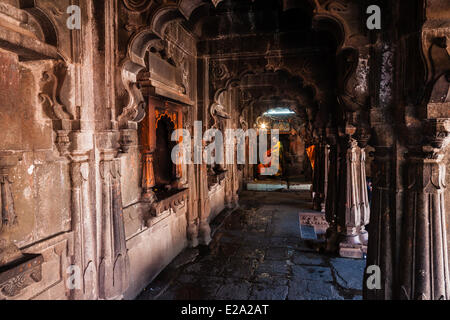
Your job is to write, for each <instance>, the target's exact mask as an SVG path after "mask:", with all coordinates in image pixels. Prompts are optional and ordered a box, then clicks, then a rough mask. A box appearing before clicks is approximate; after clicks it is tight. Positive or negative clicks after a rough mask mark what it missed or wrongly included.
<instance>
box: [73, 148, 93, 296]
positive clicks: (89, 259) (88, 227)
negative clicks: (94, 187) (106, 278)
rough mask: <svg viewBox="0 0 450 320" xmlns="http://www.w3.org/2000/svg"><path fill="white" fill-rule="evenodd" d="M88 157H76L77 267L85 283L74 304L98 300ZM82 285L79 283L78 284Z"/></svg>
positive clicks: (74, 213) (77, 293)
mask: <svg viewBox="0 0 450 320" xmlns="http://www.w3.org/2000/svg"><path fill="white" fill-rule="evenodd" d="M89 176H90V165H89V155H88V154H74V153H73V154H72V163H71V178H72V217H73V218H72V221H73V231H74V234H75V236H74V238H75V239H74V241H75V243H74V248H75V251H74V260H73V265H74V266H75V267H77V268H79V271H80V274H81V277H82V279H81V282H80V283H79V286H78V288H75V289H74V290H72V292H71V298H72V299H74V300H96V299H97V298H98V290H97V289H98V285H97V283H98V281H97V279H98V276H97V267H96V243H97V242H96V237H95V229H94V226H95V217H94V214H93V211H92V207H91V187H90V181H89ZM77 281H78V280H77Z"/></svg>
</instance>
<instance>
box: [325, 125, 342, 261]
mask: <svg viewBox="0 0 450 320" xmlns="http://www.w3.org/2000/svg"><path fill="white" fill-rule="evenodd" d="M327 143H328V149H329V151H328V154H329V168H328V178H327V181H328V183H327V184H328V187H327V197H326V202H325V217H326V219H327V222H328V224H329V225H330V227H329V228H328V230H327V251H330V252H334V251H337V247H336V246H337V241H338V232H337V210H338V207H337V206H338V184H339V163H340V161H339V153H338V144H337V133H336V132H334V130H333V129H328V130H327Z"/></svg>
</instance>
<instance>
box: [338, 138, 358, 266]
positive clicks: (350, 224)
mask: <svg viewBox="0 0 450 320" xmlns="http://www.w3.org/2000/svg"><path fill="white" fill-rule="evenodd" d="M340 148H341V164H340V170H339V171H340V176H339V205H338V215H337V218H338V219H337V221H338V227H339V228H338V230H339V232H340V233H341V239H340V243H339V254H340V255H341V256H342V257H348V258H361V257H362V249H361V241H360V239H359V228H360V225H361V207H360V204H361V202H360V200H359V190H358V185H359V181H358V153H357V142H356V140H355V139H353V138H352V137H351V135H348V134H346V135H344V136H342V137H340Z"/></svg>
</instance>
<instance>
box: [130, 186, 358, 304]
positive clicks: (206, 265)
mask: <svg viewBox="0 0 450 320" xmlns="http://www.w3.org/2000/svg"><path fill="white" fill-rule="evenodd" d="M309 198H310V194H309V192H271V193H267V192H252V191H245V192H243V193H242V195H241V206H240V209H238V210H236V211H234V212H232V213H228V215H227V216H226V217H225V218H224V219H223V217H221V216H219V217H218V218H217V219H218V220H220V219H221V218H222V219H223V221H222V223H221V224H220V226H218V227H217V229H216V230H215V232H214V238H213V241H212V243H211V244H210V246H209V247H208V248H202V249H200V250H199V251H198V250H192V249H190V250H186V251H185V252H183V253H182V254H181V255H180V256H179V257H178V258H177V259H175V260H174V262H172V264H171V265H169V267H168V268H166V269H165V270H164V271H163V272H162V273H161V274H160V275H159V276H158V278H157V279H155V281H153V282H152V283H151V284H150V285H149V286H148V287H147V288H146V289H145V290H144V292H143V293H142V294H141V295H140V296H139V297H138V299H139V300H150V299H159V300H172V299H179V300H236V299H239V300H343V299H346V300H347V299H348V300H359V299H361V298H362V276H363V272H364V267H365V260H353V259H344V258H339V257H335V256H331V255H326V254H324V253H320V252H318V249H315V246H313V245H312V244H311V243H308V242H307V241H303V240H302V238H301V237H300V225H299V212H300V211H301V210H309V209H310V208H311V205H312V204H311V202H310V201H309Z"/></svg>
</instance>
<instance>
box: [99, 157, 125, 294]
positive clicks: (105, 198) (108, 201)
mask: <svg viewBox="0 0 450 320" xmlns="http://www.w3.org/2000/svg"><path fill="white" fill-rule="evenodd" d="M100 176H101V179H102V216H101V219H100V221H101V222H100V223H101V226H100V230H101V243H100V252H99V297H100V298H101V299H107V300H111V299H118V298H120V297H121V295H122V294H123V292H125V291H126V289H127V288H128V285H129V258H128V253H127V248H126V238H125V225H124V222H123V207H122V190H121V189H122V187H121V182H120V178H121V166H120V159H115V158H114V151H113V150H111V151H105V152H104V153H103V155H102V161H101V162H100Z"/></svg>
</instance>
